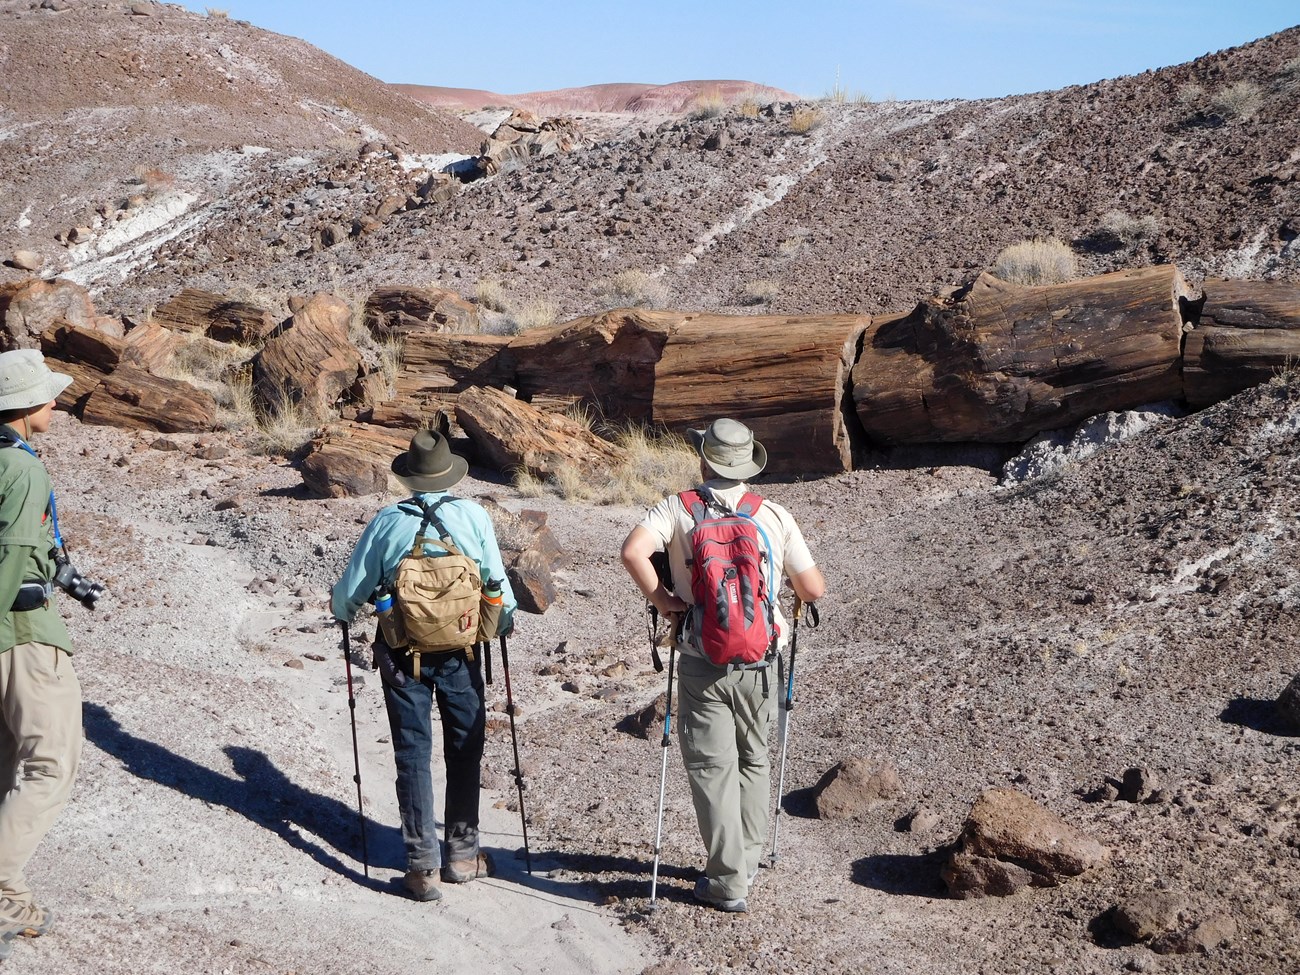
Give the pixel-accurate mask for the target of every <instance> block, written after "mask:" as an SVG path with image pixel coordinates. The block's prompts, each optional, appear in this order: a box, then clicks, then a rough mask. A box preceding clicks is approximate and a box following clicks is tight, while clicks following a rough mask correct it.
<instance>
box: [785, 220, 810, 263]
mask: <svg viewBox="0 0 1300 975" xmlns="http://www.w3.org/2000/svg"><path fill="white" fill-rule="evenodd" d="M811 250H812V247H811V245H810V244H809V243H808V229H807V228H806V227H799V228H797V229H796V230H795V232H794V234H793V235H792V236H790V237H787V238H786V239H785V240H783V241H781V243H779V244H777V246H776V252H777V253H778V254H779V255H780V256H781V257H783V258H785V259H786V260H789V259H790V258H792V257H802V256H803V255H804V254H807V253H808V252H809V251H811Z"/></svg>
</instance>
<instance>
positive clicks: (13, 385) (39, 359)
mask: <svg viewBox="0 0 1300 975" xmlns="http://www.w3.org/2000/svg"><path fill="white" fill-rule="evenodd" d="M71 385H72V377H71V376H68V375H65V374H63V373H61V372H52V371H51V370H50V367H49V366H47V365H46V364H45V356H43V355H41V354H40V352H39V351H37V350H36V349H14V350H12V351H11V352H2V353H0V412H8V411H9V410H27V409H31V408H32V407H34V406H44V405H45V404H46V403H48V402H50V401H51V400H53V399H57V398H58V396H59V394H60V393H61V392H63V391H64V390H65V389H67V388H68V387H69V386H71Z"/></svg>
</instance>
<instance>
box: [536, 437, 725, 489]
mask: <svg viewBox="0 0 1300 975" xmlns="http://www.w3.org/2000/svg"><path fill="white" fill-rule="evenodd" d="M614 441H615V443H617V444H618V445H619V446H620V447H622V448H623V449H624V450H625V451H626V452H627V459H626V460H625V461H624V462H623V463H622V464H620V465H619V467H618V468H617V469H616V470H614V471H611V472H609V473H608V474H607V475H602V476H601V477H598V478H597V477H592V476H591V474H590V473H589V472H586V471H583V470H581V469H579V468H577V467H574V466H573V465H570V464H563V465H560V466H559V467H558V468H557V469H556V470H555V473H554V474H552V475H551V477H550V479H549V480H548V481H546V482H542V481H539V480H538V479H537V478H536V477H534V476H533V475H531V474H529V473H528V472H527V471H519V472H516V474H515V477H514V485H515V489H516V490H517V491H519V492H520V493H521V494H523V495H524V496H525V497H537V496H538V495H539V494H541V493H543V492H545V491H550V492H551V493H554V494H557V495H559V496H560V497H562V498H564V499H565V500H567V501H587V502H591V503H593V504H624V505H647V506H648V505H651V504H654V503H655V502H656V501H658V500H659V499H660V498H662V497H664V496H666V495H668V494H674V493H676V492H678V491H685V490H686V489H687V488H689V487H691V486H692V485H694V484H696V483H697V482H698V481H699V479H700V458H699V455H698V454H697V453H696V452H695V450H694V449H693V448H692V447H691V445H690V444H689V443H687V442H686V441H685V440H684V439H683V438H681V437H679V436H677V435H676V434H669V433H653V432H650V431H648V430H646V429H645V428H643V427H639V426H632V427H627V428H625V429H623V430H620V431H619V432H618V433H617V434H616V435H615V437H614Z"/></svg>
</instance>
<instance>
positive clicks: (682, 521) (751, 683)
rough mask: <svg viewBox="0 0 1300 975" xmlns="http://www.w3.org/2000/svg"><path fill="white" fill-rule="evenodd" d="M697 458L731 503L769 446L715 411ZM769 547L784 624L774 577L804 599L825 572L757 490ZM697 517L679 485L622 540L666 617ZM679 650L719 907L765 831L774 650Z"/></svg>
mask: <svg viewBox="0 0 1300 975" xmlns="http://www.w3.org/2000/svg"><path fill="white" fill-rule="evenodd" d="M691 439H692V441H693V442H694V443H695V446H696V449H697V450H698V451H699V453H700V458H701V465H700V466H701V476H702V477H703V478H704V487H705V488H707V489H708V491H709V492H711V493H712V494H713V495H714V496H715V497H716V498H717V499H718V500H720V501H721V502H722V503H723V504H725V505H728V506H729V507H730V509H731V510H732V511H734V510H735V509H736V506H737V505H738V504H739V502H740V499H741V498H742V497H743V496H744V494H745V493H746V492H747V491H749V488H748V487H747V486H746V484H745V483H744V481H745V478H749V477H753V476H754V475H756V474H758V473H759V472H760V471H761V470H762V469H763V468H764V467H765V466H766V465H767V451H766V450H765V449H764V448H763V445H762V444H761V443H759V442H758V441H757V440H755V439H754V435H753V432H752V431H750V429H749V428H748V427H746V426H745V425H744V424H743V423H740V422H738V421H736V420H729V419H719V420H715V421H714V422H713V423H712V424H711V425H710V426H709V428H708V429H707V430H693V431H691ZM753 518H754V521H756V522H757V523H758V525H759V527H760V528H761V529H762V531H763V536H764V537H765V539H766V541H767V544H768V546H769V547H770V552H771V567H772V577H773V578H772V583H771V587H772V590H773V591H772V601H773V604H774V605H773V609H774V615H775V618H776V624H777V626H778V628H779V631H780V636H779V639H778V644H777V648H776V649H777V650H778V651H779V650H780V649H781V648H782V647H784V645H785V643H786V642H787V638H788V634H789V628H788V627H787V626H786V623H785V620H784V618H783V617H782V615H781V608H780V605H779V602H778V600H777V599H776V594H777V590H779V588H780V584H781V583H780V580H781V577H782V576H784V577H785V578H787V579H789V581H790V585H791V587H792V588H793V589H794V592H795V595H796V596H798V597H799V598H800V599H802V600H803V601H804V602H809V603H810V602H813V601H815V600H817V599H820V598H821V596H822V594H823V593H824V592H825V591H826V580H825V579H824V578H823V577H822V573H821V570H820V569H818V568H817V566H816V565H815V564H814V563H813V558H812V555H811V554H810V553H809V551H808V546H807V544H806V543H805V542H804V539H803V533H802V532H801V531H800V530H799V526H798V524H796V523H795V520H794V518H793V517H792V516H791V515H790V513H789V512H788V511H786V510H785V509H784V508H782V507H781V506H780V505H778V504H775V503H773V502H771V501H767V500H764V501H763V503H762V505H761V506H760V507H759V508H758V510H757V511H756V512H754V514H753ZM694 527H695V521H694V519H693V518H692V517H691V514H690V512H688V511H687V510H686V506H685V505H684V504H683V503H682V501H681V499H680V498H679V497H678V496H677V495H672V496H670V497H667V498H665V499H664V500H662V501H660V502H659V503H658V504H657V505H655V506H654V507H653V508H651V509H650V511H649V512H648V513H647V514H646V517H645V520H644V521H642V522H641V524H640V525H638V526H637V527H636V528H633V529H632V531H631V533H630V534H629V535H628V536H627V540H626V541H624V543H623V565H624V566H625V567H626V568H627V571H628V574H629V575H631V576H632V579H633V581H635V582H636V584H637V587H638V588H639V589H640V590H641V592H642V594H643V595H644V596H645V597H646V599H648V600H649V601H650V602H651V603H653V604H654V606H655V607H656V608H657V609H658V610H659V612H660V613H662V614H664V615H665V616H666V617H670V618H672V619H673V620H677V619H679V618H680V617H681V616H682V614H683V613H685V612H686V611H687V609H688V608H689V603H690V601H691V569H690V567H689V566H688V565H687V558H688V556H689V555H690V553H691V540H690V536H691V530H692V529H693V528H694ZM664 551H666V552H667V553H668V564H669V569H670V572H671V576H672V584H673V590H674V591H673V592H669V591H668V590H667V589H666V588H664V586H663V585H662V584H661V583H660V581H659V578H658V576H657V574H656V572H655V569H654V566H653V564H652V563H651V561H650V557H651V556H652V555H653V554H655V553H656V552H664ZM675 649H676V651H677V652H678V653H679V654H680V655H681V662H680V664H679V674H680V684H679V686H680V688H681V695H680V707H681V723H680V729H679V730H680V734H679V736H678V737H679V741H680V743H681V750H682V759H683V762H684V763H685V765H686V774H687V778H688V779H689V781H690V786H691V798H692V800H693V801H694V804H695V814H696V819H697V820H698V822H699V827H700V836H701V838H702V839H703V840H704V845H705V847H706V848H707V850H708V863H707V866H706V868H705V875H704V876H702V877H701V878H700V879H699V881H698V882H697V883H696V885H695V896H696V898H698V899H699V900H701V901H704V902H705V903H708V904H712V905H713V906H715V907H717V908H719V909H720V910H723V911H736V912H738V911H745V910H747V909H748V904H747V903H746V898H747V897H748V896H749V888H750V886H751V885H752V884H753V883H754V880H755V877H756V875H757V873H758V867H759V861H760V860H761V859H762V855H763V844H764V841H765V840H766V837H767V821H768V794H769V781H770V763H769V760H768V740H769V733H770V730H771V726H772V717H773V715H774V713H775V710H776V698H777V692H776V690H775V689H774V688H773V686H772V684H773V682H772V681H771V675H770V671H771V658H770V657H769V658H768V659H767V660H765V661H762V662H760V663H757V664H753V665H749V667H748V668H747V669H743V670H742V669H736V668H728V667H725V666H721V667H720V666H717V665H715V664H714V663H713V662H712V661H711V660H709V658H708V657H706V656H705V655H704V654H703V653H701V652H700V651H699V650H698V649H697V648H696V647H694V646H692V645H691V644H690V643H689V642H686V641H685V640H682V639H680V638H679V639H678V641H677V643H676V647H675Z"/></svg>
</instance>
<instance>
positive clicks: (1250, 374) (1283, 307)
mask: <svg viewBox="0 0 1300 975" xmlns="http://www.w3.org/2000/svg"><path fill="white" fill-rule="evenodd" d="M1297 365H1300V284H1296V283H1295V282H1292V281H1225V280H1220V279H1210V280H1207V281H1206V282H1205V305H1204V307H1203V308H1202V309H1201V318H1200V323H1199V325H1198V326H1197V327H1196V328H1195V329H1193V330H1192V331H1191V332H1189V333H1188V334H1187V338H1186V341H1185V342H1184V345H1183V386H1184V388H1185V389H1186V391H1187V404H1188V405H1189V406H1191V407H1192V408H1193V409H1200V408H1201V407H1204V406H1209V405H1210V404H1211V403H1217V402H1219V400H1222V399H1227V398H1228V397H1229V396H1231V395H1233V394H1234V393H1239V392H1241V391H1242V390H1243V389H1247V388H1249V387H1251V386H1254V385H1256V384H1258V383H1262V382H1267V381H1268V380H1269V379H1271V378H1272V377H1273V376H1275V375H1277V374H1278V373H1279V372H1281V371H1283V370H1284V369H1288V368H1296V367H1297Z"/></svg>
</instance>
